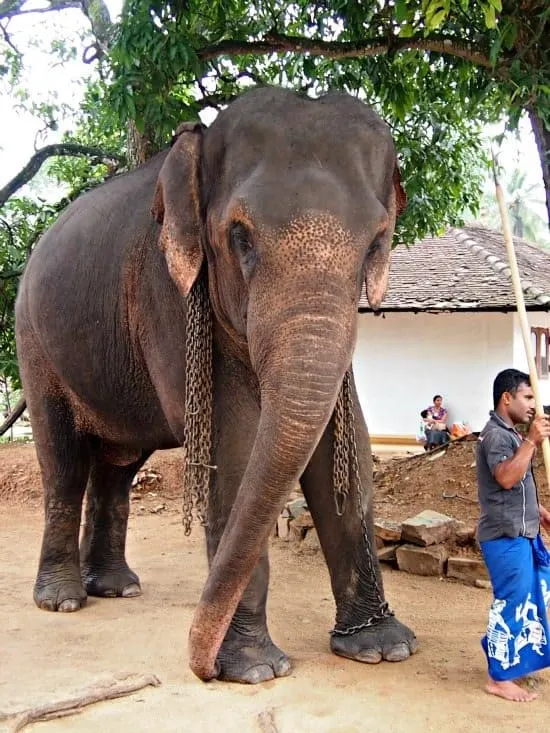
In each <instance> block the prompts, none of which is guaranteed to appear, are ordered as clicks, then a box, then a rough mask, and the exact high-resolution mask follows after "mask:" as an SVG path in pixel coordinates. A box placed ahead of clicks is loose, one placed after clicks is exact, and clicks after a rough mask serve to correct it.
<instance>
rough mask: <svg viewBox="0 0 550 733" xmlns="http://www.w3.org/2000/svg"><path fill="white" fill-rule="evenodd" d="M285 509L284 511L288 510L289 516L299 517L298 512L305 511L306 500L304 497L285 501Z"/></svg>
mask: <svg viewBox="0 0 550 733" xmlns="http://www.w3.org/2000/svg"><path fill="white" fill-rule="evenodd" d="M285 509H286V511H288V513H289V515H290V516H291V517H293V518H294V519H296V517H299V516H300V514H303V513H304V512H305V511H307V502H306V500H305V499H304V498H299V499H294V500H293V501H287V503H286V504H285Z"/></svg>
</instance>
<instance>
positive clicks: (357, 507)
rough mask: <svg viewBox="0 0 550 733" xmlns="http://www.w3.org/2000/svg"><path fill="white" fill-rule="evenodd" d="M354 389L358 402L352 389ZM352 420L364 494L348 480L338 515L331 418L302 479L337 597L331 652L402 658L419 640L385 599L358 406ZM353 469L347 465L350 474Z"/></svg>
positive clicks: (369, 465)
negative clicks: (399, 619)
mask: <svg viewBox="0 0 550 733" xmlns="http://www.w3.org/2000/svg"><path fill="white" fill-rule="evenodd" d="M352 391H353V399H354V404H355V405H356V406H357V405H358V400H357V395H356V392H355V388H353V390H352ZM354 418H355V433H356V440H357V451H358V468H359V475H360V478H361V485H362V495H358V493H357V486H356V482H355V481H353V480H352V485H351V486H350V490H349V495H348V496H347V499H346V501H345V505H344V510H343V512H342V514H341V516H339V514H338V512H337V509H336V502H335V496H334V488H333V478H332V473H333V433H334V430H333V428H334V425H333V420H331V422H330V423H329V425H328V427H327V429H326V430H325V433H324V435H323V437H322V439H321V442H320V443H319V445H318V447H317V449H316V451H315V453H314V455H313V457H312V459H311V461H310V463H309V465H308V467H307V469H306V471H305V473H304V475H303V477H302V488H303V491H304V495H305V497H306V500H307V504H308V507H309V509H310V511H311V514H312V517H313V521H314V523H315V526H316V528H317V531H318V533H319V539H320V542H321V546H322V548H323V552H324V555H325V558H326V561H327V565H328V568H329V572H330V577H331V584H332V591H333V594H334V598H335V601H336V623H335V626H334V629H333V632H332V635H331V642H330V646H331V650H332V651H333V652H334V653H335V654H339V655H340V656H343V657H348V658H350V659H356V660H358V661H360V662H368V663H370V664H376V663H378V662H380V661H381V660H382V659H386V660H388V661H391V662H400V661H402V660H404V659H407V658H408V657H409V656H410V655H411V654H414V652H415V651H416V649H417V642H416V637H415V635H414V633H413V632H412V631H411V630H410V629H409V628H407V627H406V626H404V625H403V624H402V623H400V622H399V621H398V620H397V619H396V618H395V616H394V615H393V614H392V613H391V611H390V610H389V608H388V606H387V603H386V601H385V596H384V587H383V583H382V575H381V572H380V567H379V564H378V558H377V556H376V545H375V538H374V523H373V514H372V489H371V487H372V456H371V452H370V441H369V437H368V432H367V429H366V426H365V422H364V419H363V415H362V413H361V411H360V409H357V408H356V409H355V411H354ZM353 473H354V471H353V466H350V474H351V475H353Z"/></svg>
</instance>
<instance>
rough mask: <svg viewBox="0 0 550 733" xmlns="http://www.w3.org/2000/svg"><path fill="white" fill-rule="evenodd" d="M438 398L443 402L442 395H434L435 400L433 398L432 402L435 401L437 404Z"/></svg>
mask: <svg viewBox="0 0 550 733" xmlns="http://www.w3.org/2000/svg"><path fill="white" fill-rule="evenodd" d="M438 398H439V399H440V400H442V399H443V397H442V396H441V395H440V394H434V398H433V400H432V401H433V402H435V401H436V400H437V399H438Z"/></svg>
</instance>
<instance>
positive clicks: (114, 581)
mask: <svg viewBox="0 0 550 733" xmlns="http://www.w3.org/2000/svg"><path fill="white" fill-rule="evenodd" d="M147 457H148V456H147V455H144V456H143V457H142V458H140V459H139V460H137V461H135V462H133V463H131V464H130V465H128V466H114V465H111V464H109V463H107V462H105V461H104V460H102V458H101V457H100V456H99V455H97V454H94V456H93V458H92V465H91V470H90V479H89V482H88V488H87V492H86V521H85V524H84V532H83V535H82V540H81V544H80V557H81V573H82V581H83V583H84V587H85V588H86V591H87V592H88V593H89V594H90V595H92V596H107V597H116V596H122V597H124V598H130V597H133V596H139V595H140V594H141V587H140V584H139V578H138V576H137V575H136V574H135V573H134V572H133V571H132V570H131V569H130V568H129V567H128V563H127V562H126V532H127V529H128V515H129V509H130V501H129V497H130V489H131V485H132V479H133V477H134V476H135V474H136V473H137V471H138V470H139V469H140V468H141V466H142V465H143V464H144V463H145V461H146V459H147Z"/></svg>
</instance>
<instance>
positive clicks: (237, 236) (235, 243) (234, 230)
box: [229, 222, 253, 255]
mask: <svg viewBox="0 0 550 733" xmlns="http://www.w3.org/2000/svg"><path fill="white" fill-rule="evenodd" d="M229 241H230V243H231V249H232V250H233V252H234V253H235V254H240V255H248V254H249V253H250V252H251V250H252V249H253V246H252V242H251V239H250V233H249V232H248V230H247V228H246V227H245V226H244V224H241V223H239V222H235V223H234V224H232V225H231V228H230V230H229Z"/></svg>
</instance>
